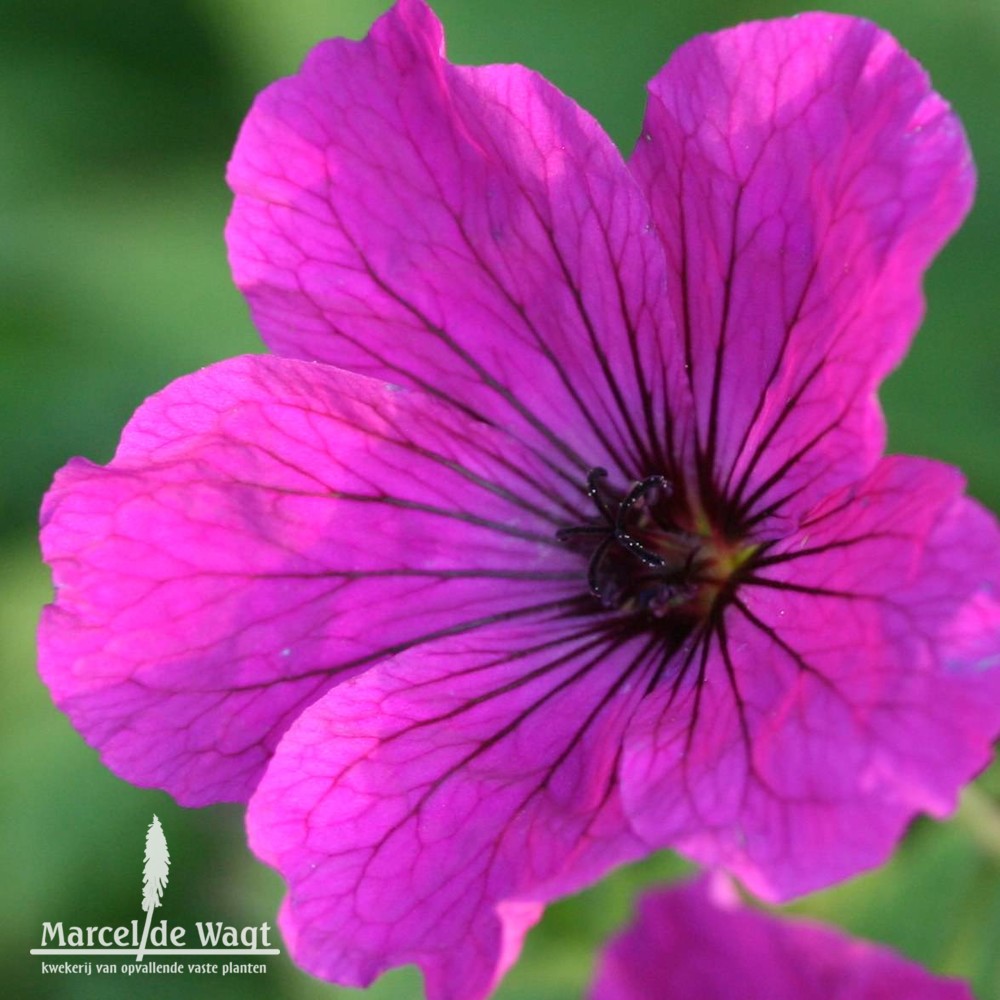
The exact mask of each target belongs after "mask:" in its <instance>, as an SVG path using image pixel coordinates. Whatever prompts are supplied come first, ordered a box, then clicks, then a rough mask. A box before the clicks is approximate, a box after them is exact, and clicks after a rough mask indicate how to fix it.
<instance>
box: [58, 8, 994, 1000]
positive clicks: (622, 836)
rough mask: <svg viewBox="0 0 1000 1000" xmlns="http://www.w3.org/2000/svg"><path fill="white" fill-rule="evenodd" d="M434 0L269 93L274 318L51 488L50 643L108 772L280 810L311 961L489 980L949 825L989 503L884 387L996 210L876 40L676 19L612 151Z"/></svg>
mask: <svg viewBox="0 0 1000 1000" xmlns="http://www.w3.org/2000/svg"><path fill="white" fill-rule="evenodd" d="M441 53H442V34H441V29H440V26H439V24H438V23H437V22H436V21H435V20H434V18H433V15H432V14H431V12H430V11H429V10H428V9H427V8H426V7H425V6H424V5H423V3H421V2H419V0H400V3H398V4H397V6H396V7H395V8H394V9H393V10H392V11H390V12H389V13H388V14H387V15H385V16H384V17H383V18H382V19H381V20H380V21H379V22H378V23H377V24H376V26H375V27H374V28H373V30H372V32H371V34H370V35H369V37H368V38H367V39H366V40H365V41H364V42H361V43H354V42H347V41H342V40H338V41H332V42H327V43H324V44H323V45H320V46H319V47H318V48H317V49H316V50H315V51H314V52H313V53H312V55H311V56H310V57H309V59H308V60H307V62H306V64H305V66H304V67H303V69H302V71H301V72H300V73H299V74H298V75H297V76H294V77H292V78H289V79H287V80H282V81H280V82H278V83H276V84H275V85H274V86H272V87H271V88H269V89H268V90H267V91H265V92H264V93H263V94H262V95H261V96H260V98H259V99H258V100H257V102H256V104H255V105H254V108H253V110H252V111H251V112H250V115H249V117H248V119H247V121H246V124H245V125H244V128H243V131H242V134H241V136H240V139H239V143H238V145H237V148H236V152H235V155H234V157H233V161H232V163H231V166H230V175H229V176H230V181H231V184H232V186H233V188H234V189H235V191H236V194H237V197H236V202H235V207H234V210H233V215H232V218H231V220H230V224H229V229H228V238H229V244H230V249H231V255H232V264H233V269H234V272H235V275H236V280H237V282H238V284H239V285H240V287H241V288H242V289H243V290H244V291H245V293H246V294H247V297H248V298H249V301H250V304H251V308H252V311H253V315H254V318H255V320H256V322H257V324H258V325H259V327H260V329H261V331H262V332H263V335H264V338H265V340H266V341H267V343H268V345H269V346H270V347H271V348H272V349H273V350H274V351H275V352H276V353H277V354H278V355H281V357H248V358H242V359H236V360H233V361H231V362H226V363H223V364H220V365H217V366H214V367H212V368H209V369H206V370H204V371H202V372H200V373H198V374H195V375H192V376H190V377H188V378H185V379H182V380H180V381H179V382H177V383H175V384H174V385H172V386H170V387H168V388H167V389H165V390H164V391H163V392H161V393H159V394H158V395H157V396H155V397H153V398H152V399H151V400H149V401H148V402H147V403H146V404H145V405H144V406H143V407H142V408H141V409H140V410H139V412H138V413H137V414H136V416H135V417H134V418H133V420H132V421H131V422H130V424H129V425H128V427H127V428H126V429H125V432H124V434H123V438H122V442H121V446H120V448H119V450H118V453H117V454H116V456H115V458H114V460H113V461H112V462H111V463H110V465H109V466H107V467H106V468H99V467H96V466H94V465H91V464H90V463H87V462H84V461H82V460H75V461H74V462H72V463H70V465H69V466H67V468H66V469H64V470H63V471H62V472H61V473H60V474H59V476H58V477H57V480H56V483H55V485H54V486H53V488H52V491H51V492H50V494H49V496H48V498H47V500H46V503H45V507H44V512H43V520H44V529H43V536H42V538H43V545H44V550H45V555H46V558H47V559H48V561H49V562H50V563H51V564H52V566H53V572H54V575H55V579H56V583H57V585H58V596H57V600H56V603H55V605H54V606H52V607H50V608H49V609H48V610H47V611H46V614H45V618H44V620H43V623H42V628H41V669H42V672H43V675H44V677H45V679H46V681H47V683H48V684H49V685H50V687H51V689H52V692H53V695H54V697H55V699H56V702H57V704H58V705H59V706H60V707H61V708H62V709H63V710H64V711H66V712H67V713H68V714H69V716H70V717H71V719H72V720H73V722H74V724H75V725H76V726H77V727H78V728H79V730H80V731H81V732H82V733H83V734H84V736H85V737H86V739H87V740H88V741H90V742H91V743H92V744H94V745H95V746H97V747H99V748H100V750H101V753H102V755H103V759H104V761H105V762H106V763H107V765H108V766H109V767H111V768H112V769H113V770H114V771H115V772H116V773H118V774H120V775H122V776H123V777H125V778H126V779H128V780H129V781H132V782H135V783H137V784H140V785H153V786H157V787H160V788H165V789H167V790H168V791H170V792H171V793H172V794H173V795H175V796H176V797H177V799H178V800H179V801H180V802H182V803H185V804H189V805H200V804H203V803H207V802H214V801H218V800H227V799H228V800H245V799H248V798H249V799H250V807H249V814H248V825H249V834H250V841H251V845H252V847H253V849H254V850H255V851H256V852H257V853H258V854H259V855H260V856H261V857H262V858H263V859H264V860H265V861H267V862H268V863H270V864H273V865H274V866H276V867H277V868H279V869H280V870H281V871H282V872H283V873H284V875H285V877H286V878H287V880H288V883H289V886H290V891H289V895H288V898H287V901H286V904H285V907H284V910H283V915H282V926H283V928H284V932H285V935H286V937H287V939H288V941H289V944H290V947H291V949H292V951H293V954H294V955H295V957H296V958H297V960H298V961H299V962H301V963H302V964H303V965H304V966H305V967H306V968H308V969H310V970H311V971H312V972H314V973H316V974H317V975H320V976H323V977H327V978H330V979H333V980H336V981H339V982H344V983H355V984H360V983H367V982H369V981H370V980H371V979H372V978H373V977H374V976H375V975H377V974H378V973H379V972H380V971H381V970H383V969H385V968H386V967H388V966H390V965H394V964H398V963H403V962H416V963H418V964H419V965H421V966H422V968H423V970H424V972H425V975H426V979H427V984H428V991H429V993H430V994H431V995H432V996H434V997H438V998H443V997H481V996H483V995H484V994H485V993H487V992H488V991H489V989H490V988H491V986H492V984H494V983H495V982H496V980H497V978H498V977H499V975H500V974H501V973H502V971H503V969H504V968H505V967H506V966H507V965H508V964H509V963H510V962H511V961H512V960H513V959H514V957H515V956H516V954H517V951H518V948H519V946H520V941H521V938H522V936H523V934H524V932H525V930H526V928H527V927H529V926H530V925H531V924H532V923H533V922H534V921H535V920H537V918H538V916H539V914H540V912H541V909H542V904H543V903H544V902H545V901H546V900H548V899H551V898H553V897H555V896H558V895H561V894H564V893H567V892H570V891H573V890H574V889H576V888H578V887H579V886H581V885H583V884H585V883H588V882H590V881H592V880H594V879H596V878H598V877H599V876H600V875H601V874H602V873H604V872H605V871H607V870H608V869H609V868H610V867H612V866H613V865H617V864H620V863H622V862H624V861H627V860H630V859H632V858H635V857H638V856H640V855H643V854H645V853H646V852H648V851H650V850H651V849H654V848H657V847H661V846H665V845H671V846H674V847H676V848H677V849H678V850H681V851H682V852H684V853H685V854H686V855H688V856H689V857H691V858H695V859H697V860H700V861H702V862H705V863H708V864H712V865H720V866H724V867H726V868H728V869H729V870H730V871H731V872H733V873H735V874H736V875H738V876H739V877H740V878H741V879H742V880H743V881H744V882H745V883H746V884H747V885H748V886H749V887H750V888H752V889H753V890H754V891H756V892H758V893H760V894H762V895H764V896H766V897H767V898H770V899H779V898H785V897H788V896H791V895H794V894H796V893H801V892H804V891H806V890H808V889H811V888H814V887H817V886H820V885H825V884H828V883H831V882H834V881H836V880H838V879H842V878H844V877H846V876H848V875H850V874H852V873H855V872H857V871H859V870H861V869H863V868H867V867H870V866H872V865H876V864H878V863H879V862H880V861H882V860H883V859H884V858H885V857H886V856H887V855H888V854H889V853H890V851H891V850H892V847H893V845H894V843H895V842H896V841H897V839H898V838H899V837H900V835H901V833H902V831H903V829H904V827H905V826H906V824H907V823H908V822H909V820H910V819H911V818H912V817H913V815H914V814H915V813H917V812H920V811H923V812H928V813H931V814H932V815H935V816H942V815H944V814H946V813H948V812H949V810H951V809H952V808H953V806H954V802H955V796H956V791H957V789H958V788H959V787H960V786H961V785H962V784H963V783H964V782H966V781H967V780H968V779H969V778H970V777H971V776H972V775H974V774H975V773H976V772H977V771H978V770H979V769H980V768H982V767H983V765H984V764H985V763H986V761H987V760H988V756H989V750H990V741H991V740H992V739H993V738H994V736H995V735H996V734H997V732H998V730H1000V670H998V669H995V667H996V665H997V657H998V652H1000V603H998V599H997V591H996V584H997V578H998V575H1000V568H998V567H1000V558H998V557H1000V533H998V530H997V526H996V524H995V522H994V521H993V519H992V518H991V517H990V516H989V515H988V514H987V513H986V512H985V511H983V510H982V509H981V508H980V507H978V506H977V505H976V504H974V503H973V502H972V501H970V500H967V499H965V498H964V497H963V496H962V488H963V485H962V480H961V478H960V476H959V475H958V473H956V472H955V471H954V470H952V469H950V468H947V467H945V466H942V465H938V464H936V463H933V462H930V461H922V460H918V459H911V458H898V457H897V458H883V457H882V450H883V443H884V442H883V439H884V433H883V425H882V420H881V416H880V412H879V409H878V406H877V403H876V401H875V396H874V393H875V390H876V387H877V386H878V383H879V381H880V380H881V378H882V377H883V376H884V375H885V374H886V373H887V372H888V371H889V369H890V368H891V367H892V366H893V365H894V364H895V363H896V362H897V361H898V360H899V359H900V357H901V356H902V354H903V353H904V351H905V349H906V345H907V343H908V341H909V338H910V336H911V334H912V331H913V328H914V326H915V324H916V323H917V320H918V318H919V315H920V312H921V308H922V300H921V295H920V279H921V274H922V272H923V270H924V268H925V267H926V266H927V264H928V262H929V261H930V259H931V257H932V256H933V254H934V253H935V252H936V251H937V250H938V249H939V247H940V246H941V245H942V243H943V242H944V240H945V239H946V238H947V236H948V235H949V234H950V233H951V232H952V230H953V229H954V228H955V226H956V225H957V224H958V222H959V220H960V219H961V217H962V216H963V214H964V213H965V211H966V210H967V208H968V205H969V202H970V199H971V193H972V187H973V173H972V166H971V161H970V158H969V153H968V149H967V146H966V143H965V139H964V136H963V133H962V130H961V128H960V126H959V124H958V122H957V120H956V119H955V117H954V116H953V115H952V114H951V112H950V111H949V110H948V107H947V105H946V104H945V103H944V102H943V101H942V100H941V98H939V97H938V96H937V95H936V94H934V93H933V92H932V91H931V90H930V89H929V86H928V82H927V79H926V77H925V75H924V74H923V72H922V71H921V70H920V68H919V67H918V66H917V65H916V64H915V63H914V62H913V61H912V60H911V59H910V58H909V57H908V56H907V55H906V54H905V53H903V52H902V51H901V50H900V49H899V47H898V46H897V45H896V43H895V42H894V41H893V40H892V39H891V38H889V37H888V36H887V35H885V34H884V33H883V32H881V31H879V30H878V29H877V28H875V27H874V26H873V25H871V24H868V23H865V22H862V21H858V20H854V19H851V18H845V17H837V16H832V15H819V14H817V15H808V16H803V17H799V18H794V19H791V20H785V21H775V22H768V23H759V24H749V25H744V26H742V27H739V28H736V29H734V30H732V31H727V32H723V33H721V34H718V35H714V36H710V37H705V38H700V39H697V40H695V41H693V42H692V43H690V44H689V45H687V46H685V47H684V48H683V49H682V50H681V51H680V52H679V53H678V54H677V55H676V56H675V57H674V58H673V60H672V61H671V62H670V63H669V64H668V65H667V67H666V68H665V69H664V70H663V71H662V72H661V73H660V74H659V75H658V76H657V77H656V79H655V80H654V81H653V82H652V84H651V85H650V104H649V110H648V114H647V117H646V123H645V126H644V129H643V133H642V137H641V139H640V141H639V144H638V146H637V148H636V151H635V153H634V154H633V156H632V158H631V160H630V161H628V162H626V161H624V160H623V159H622V158H621V156H620V155H619V154H618V152H617V151H616V150H615V149H614V147H613V146H612V144H611V142H610V140H609V139H608V138H607V136H606V135H605V134H604V133H603V132H602V131H601V129H600V128H599V127H598V125H597V124H596V123H595V122H594V121H593V120H592V119H591V118H590V117H589V116H588V115H586V114H585V113H584V112H583V111H581V110H580V109H579V108H578V107H577V106H576V105H574V104H573V103H572V102H571V101H570V100H568V99H567V98H566V97H565V96H563V95H562V94H560V93H559V92H558V91H557V90H555V88H553V87H552V86H551V85H550V84H548V83H547V82H546V81H545V80H543V79H542V78H541V77H539V76H537V75H536V74H533V73H531V72H529V71H527V70H525V69H523V68H521V67H517V66H512V67H511V66H492V67H484V68H469V67H461V66H453V65H451V64H449V63H447V62H446V61H445V60H444V58H443V56H442V54H441Z"/></svg>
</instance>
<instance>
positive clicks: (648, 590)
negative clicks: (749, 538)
mask: <svg viewBox="0 0 1000 1000" xmlns="http://www.w3.org/2000/svg"><path fill="white" fill-rule="evenodd" d="M607 479H608V473H607V471H606V470H605V469H601V468H595V469H591V470H590V473H589V474H588V476H587V496H588V497H589V498H590V500H591V501H592V502H593V504H594V506H595V508H596V510H597V513H596V514H595V516H594V517H592V518H590V519H589V520H588V521H587V523H585V524H579V525H573V526H572V527H567V528H562V529H560V530H559V531H558V532H557V537H558V538H559V540H560V541H562V542H565V543H566V544H567V545H571V546H573V547H574V548H576V549H578V550H579V551H581V553H583V554H585V555H587V556H589V562H588V564H587V586H588V588H589V590H590V593H591V594H592V595H593V596H594V597H595V598H597V600H598V601H600V603H601V605H602V607H604V608H605V609H608V610H616V611H620V612H623V613H625V614H632V615H639V616H643V617H646V618H650V619H664V618H667V617H668V616H669V617H677V618H685V619H690V620H692V621H697V620H699V619H704V618H706V617H707V616H708V615H709V614H710V612H711V611H712V608H713V607H714V606H715V605H716V602H717V601H719V600H720V599H724V597H725V595H726V594H728V593H729V592H730V591H731V589H732V588H733V587H734V586H735V584H736V582H737V580H738V578H739V575H740V572H741V570H742V569H743V568H744V567H745V566H746V565H747V564H748V563H749V561H750V560H751V558H752V556H753V553H754V551H755V550H756V547H755V546H753V545H747V544H745V543H740V542H734V541H732V540H730V539H728V538H726V537H725V536H724V535H722V534H721V533H719V532H717V531H715V530H713V528H712V526H711V525H710V524H708V523H707V521H706V519H705V518H704V517H692V516H691V515H690V512H689V511H688V510H687V509H686V505H685V503H684V502H683V498H681V497H678V496H677V495H676V494H675V491H674V489H673V486H672V484H671V483H670V482H668V481H667V479H666V478H665V477H664V476H656V475H654V476H647V477H646V478H645V479H641V480H638V481H636V482H634V483H633V484H632V485H631V486H630V487H629V488H628V489H627V490H616V489H614V488H613V487H612V486H611V485H610V484H609V483H608V481H607Z"/></svg>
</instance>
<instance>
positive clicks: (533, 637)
mask: <svg viewBox="0 0 1000 1000" xmlns="http://www.w3.org/2000/svg"><path fill="white" fill-rule="evenodd" d="M650 658H651V656H650V645H649V643H648V642H647V641H646V640H645V639H628V638H626V637H624V636H617V637H616V636H615V635H614V634H612V633H608V632H607V631H606V630H605V629H604V627H603V626H602V624H601V623H600V622H594V620H593V619H590V620H587V619H584V620H581V621H577V622H573V621H568V620H566V619H565V617H559V616H557V615H550V616H549V617H548V619H547V620H546V619H543V618H541V617H540V618H539V620H538V621H536V622H531V623H516V622H509V623H505V624H504V625H498V626H496V627H494V628H491V629H488V630H481V631H479V632H477V633H474V634H472V633H470V634H468V635H466V636H456V637H452V638H449V639H446V640H442V641H440V642H438V643H434V644H431V645H428V646H426V647H424V648H422V649H420V650H411V651H409V652H407V653H404V654H402V655H401V656H399V657H398V658H394V659H392V660H386V661H383V662H382V663H380V664H379V665H377V666H375V667H373V668H372V669H371V670H369V671H368V672H367V673H365V674H363V675H362V676H360V677H357V678H355V679H354V680H352V681H350V682H349V683H347V684H344V685H341V686H340V687H338V688H335V689H334V690H332V691H330V692H329V694H327V695H326V696H325V697H324V698H323V699H322V700H320V701H318V702H316V703H315V704H314V705H312V706H311V707H310V708H308V709H307V710H306V711H305V712H304V713H303V714H302V716H301V718H300V719H299V720H298V722H296V723H295V724H294V725H293V726H292V727H291V729H290V730H289V731H288V732H287V733H286V734H285V737H284V738H283V740H282V742H281V744H280V745H279V747H278V749H277V751H276V752H275V755H274V757H273V758H272V760H271V763H270V765H269V766H268V769H267V772H266V773H265V775H264V777H263V779H262V780H261V784H260V787H259V788H258V790H257V791H256V792H255V794H254V796H253V798H252V799H251V800H250V805H249V811H248V819H247V823H248V829H249V834H250V844H251V847H252V848H253V849H254V851H255V852H256V853H257V854H258V855H259V856H260V857H261V858H262V860H264V861H266V862H267V863H268V864H271V865H274V866H275V867H277V868H278V869H279V870H280V871H281V872H282V873H283V874H284V876H285V878H286V879H287V880H288V883H289V896H288V898H287V900H286V904H285V908H284V910H283V920H282V928H283V931H284V933H285V936H286V939H287V940H288V943H289V947H290V949H291V952H292V955H293V957H294V959H295V961H296V962H298V963H300V964H301V965H303V966H304V967H305V968H306V969H308V970H309V971H311V972H312V973H313V974H314V975H317V976H321V977H323V978H327V979H331V980H333V981H335V982H340V983H344V984H350V985H366V984H368V983H370V982H371V980H372V979H373V978H374V977H375V976H376V975H377V974H378V973H380V972H381V971H383V970H384V969H385V968H387V967H389V966H391V965H397V964H401V963H404V962H416V963H417V964H419V965H420V966H421V967H422V969H423V971H424V974H425V977H426V982H427V991H428V997H430V998H432V1000H444V998H456V1000H458V998H462V1000H475V998H478V997H483V996H485V995H486V994H487V993H488V992H489V990H490V989H491V988H492V986H493V985H495V983H496V981H497V979H498V978H499V976H500V975H501V974H502V972H503V971H504V969H505V968H506V966H507V964H508V963H509V962H510V961H513V959H514V957H516V954H517V951H518V949H519V947H520V940H521V936H522V935H523V932H524V931H525V930H526V929H527V927H528V926H530V924H532V923H534V921H535V920H536V919H537V918H538V916H539V915H540V912H541V905H540V904H541V902H542V901H544V900H547V899H549V898H551V897H552V896H555V895H562V894H565V893H567V892H571V891H574V890H576V889H577V888H579V887H580V886H581V885H582V884H584V883H586V882H588V881H591V880H593V879H595V878H596V877H598V876H599V875H601V874H603V873H604V872H605V871H606V870H607V869H608V868H609V867H611V866H612V865H614V864H618V863H621V862H623V861H627V860H632V859H633V858H635V857H637V856H638V855H640V854H642V853H645V851H646V850H647V849H648V848H647V847H646V846H645V845H643V844H641V843H640V842H639V840H638V839H637V838H636V837H635V836H634V834H632V833H631V831H630V830H629V828H628V824H627V823H626V822H625V821H624V819H623V816H622V812H621V806H620V803H619V799H618V792H617V776H616V766H617V761H618V756H619V751H620V743H621V736H622V731H623V729H624V727H625V725H626V723H627V720H628V717H629V715H630V714H631V712H632V711H633V710H634V707H635V703H636V701H637V699H638V698H639V697H641V692H642V690H643V687H644V681H645V679H646V677H647V673H648V669H649V660H650Z"/></svg>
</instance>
